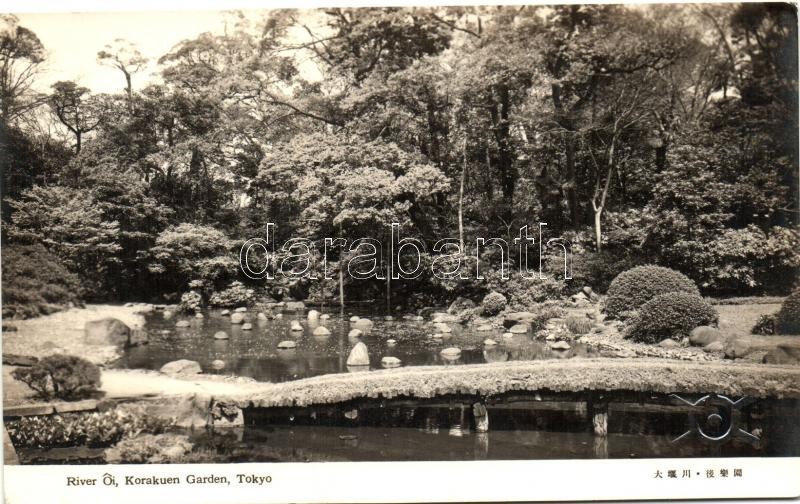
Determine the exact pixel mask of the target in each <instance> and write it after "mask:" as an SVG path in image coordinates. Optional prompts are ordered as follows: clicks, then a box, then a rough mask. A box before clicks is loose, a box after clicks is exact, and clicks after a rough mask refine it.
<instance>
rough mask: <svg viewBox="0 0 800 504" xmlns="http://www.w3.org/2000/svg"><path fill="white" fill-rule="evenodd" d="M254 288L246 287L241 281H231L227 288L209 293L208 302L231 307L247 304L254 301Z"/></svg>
mask: <svg viewBox="0 0 800 504" xmlns="http://www.w3.org/2000/svg"><path fill="white" fill-rule="evenodd" d="M255 294H256V293H255V290H254V289H251V288H248V287H246V286H245V285H244V284H243V283H242V282H238V281H237V282H233V283H231V284H230V285H228V287H227V288H225V289H223V290H221V291H217V292H215V293H214V294H212V295H211V298H209V300H208V303H209V304H210V305H211V306H218V307H223V308H232V307H234V306H249V305H251V304H253V302H254V301H255Z"/></svg>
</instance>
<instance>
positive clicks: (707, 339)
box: [689, 326, 725, 347]
mask: <svg viewBox="0 0 800 504" xmlns="http://www.w3.org/2000/svg"><path fill="white" fill-rule="evenodd" d="M724 340H725V338H724V337H723V336H722V333H721V332H720V330H719V329H717V328H716V327H711V326H700V327H695V328H694V329H692V332H691V334H690V335H689V342H690V343H691V344H692V345H694V346H701V347H705V346H706V345H708V344H709V343H713V342H715V341H719V342H724Z"/></svg>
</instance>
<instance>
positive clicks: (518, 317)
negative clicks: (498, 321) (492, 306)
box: [503, 311, 536, 329]
mask: <svg viewBox="0 0 800 504" xmlns="http://www.w3.org/2000/svg"><path fill="white" fill-rule="evenodd" d="M535 321H536V315H534V314H533V313H531V312H526V311H522V312H514V313H506V314H505V316H504V317H503V326H504V327H506V328H507V329H510V328H512V327H514V326H515V325H517V324H528V325H532V324H533V323H534V322H535Z"/></svg>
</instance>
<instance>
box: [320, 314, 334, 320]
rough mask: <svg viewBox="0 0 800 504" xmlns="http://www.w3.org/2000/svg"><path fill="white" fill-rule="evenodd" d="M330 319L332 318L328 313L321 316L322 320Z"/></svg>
mask: <svg viewBox="0 0 800 504" xmlns="http://www.w3.org/2000/svg"><path fill="white" fill-rule="evenodd" d="M329 318H331V316H330V315H328V314H327V313H323V314H322V315H320V316H319V319H320V320H328V319H329Z"/></svg>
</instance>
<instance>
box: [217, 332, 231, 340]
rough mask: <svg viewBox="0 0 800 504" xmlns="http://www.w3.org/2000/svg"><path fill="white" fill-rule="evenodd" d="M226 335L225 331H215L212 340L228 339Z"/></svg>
mask: <svg viewBox="0 0 800 504" xmlns="http://www.w3.org/2000/svg"><path fill="white" fill-rule="evenodd" d="M228 338H229V336H228V333H226V332H225V331H217V332H215V333H214V339H228Z"/></svg>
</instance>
